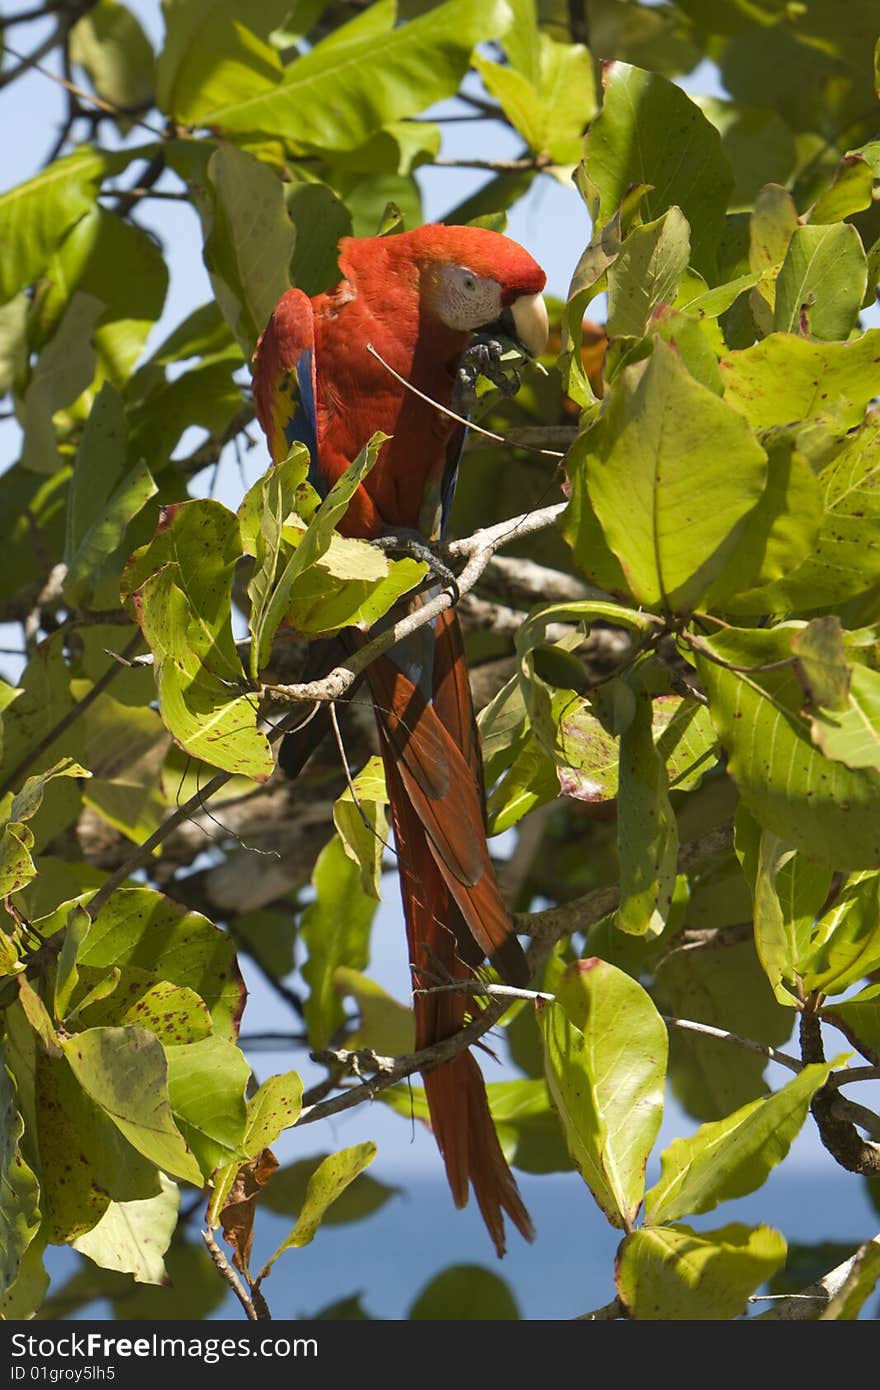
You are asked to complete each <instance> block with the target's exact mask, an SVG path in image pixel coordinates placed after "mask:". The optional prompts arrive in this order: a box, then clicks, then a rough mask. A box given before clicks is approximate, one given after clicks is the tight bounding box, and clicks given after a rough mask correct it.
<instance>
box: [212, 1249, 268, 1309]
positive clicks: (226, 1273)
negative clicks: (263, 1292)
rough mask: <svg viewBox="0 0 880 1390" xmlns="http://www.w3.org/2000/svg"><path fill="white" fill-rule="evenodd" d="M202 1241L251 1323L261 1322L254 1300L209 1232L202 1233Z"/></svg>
mask: <svg viewBox="0 0 880 1390" xmlns="http://www.w3.org/2000/svg"><path fill="white" fill-rule="evenodd" d="M202 1240H203V1241H204V1242H205V1245H206V1246H207V1247H208V1253H209V1254H210V1256H211V1259H212V1260H213V1261H214V1264H215V1265H216V1266H217V1269H218V1270H219V1271H220V1275H221V1278H223V1279H224V1280H225V1281H226V1283H227V1284H228V1285H229V1287H230V1288H231V1290H232V1292H233V1293H234V1294H235V1296H236V1298H237V1299H238V1301H239V1303H240V1304H241V1306H242V1308H243V1309H244V1311H245V1313H246V1314H247V1316H248V1317H249V1318H250V1320H251V1322H259V1321H260V1315H259V1314H258V1312H257V1310H256V1308H255V1307H254V1302H253V1299H252V1298H251V1297H250V1295H249V1294H248V1293H247V1292H246V1290H245V1287H244V1285H243V1284H242V1282H241V1280H240V1279H239V1277H238V1275H237V1274H236V1272H235V1270H234V1269H233V1268H232V1265H231V1264H230V1263H229V1261H228V1260H227V1258H226V1256H225V1255H224V1253H223V1251H222V1250H221V1249H220V1246H219V1245H218V1244H217V1242H216V1240H215V1239H214V1237H213V1235H212V1234H211V1232H210V1231H209V1230H204V1231H202ZM268 1311H269V1310H268V1308H267V1309H266V1313H265V1314H264V1317H263V1320H264V1321H265V1320H266V1318H267V1317H268Z"/></svg>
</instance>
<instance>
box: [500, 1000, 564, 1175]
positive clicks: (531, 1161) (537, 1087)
mask: <svg viewBox="0 0 880 1390" xmlns="http://www.w3.org/2000/svg"><path fill="white" fill-rule="evenodd" d="M520 1017H522V1018H524V1019H528V1022H529V1025H530V1027H531V1029H532V1032H533V1034H535V1036H536V1038H537V1030H536V1029H535V1025H534V1019H533V1017H532V1016H531V1013H530V1011H529V1012H528V1013H527V1012H526V1011H525V1010H523V1013H522V1014H521V1015H520ZM538 1046H540V1041H538ZM539 1065H540V1060H539ZM486 1094H487V1095H488V1097H489V1109H490V1110H491V1112H492V1122H493V1124H494V1125H495V1131H496V1133H497V1135H498V1142H499V1144H500V1145H501V1149H502V1152H503V1154H504V1157H505V1158H506V1159H507V1161H508V1163H510V1164H512V1166H513V1167H515V1168H519V1170H520V1172H523V1173H564V1172H568V1170H569V1169H570V1168H571V1166H572V1163H571V1158H570V1157H569V1154H568V1149H567V1148H566V1144H565V1139H564V1136H563V1135H562V1133H561V1132H560V1127H559V1121H558V1119H557V1117H556V1112H555V1111H554V1109H553V1106H552V1105H551V1103H550V1095H549V1093H548V1090H547V1083H546V1082H545V1081H544V1079H543V1077H542V1078H541V1079H540V1080H522V1081H490V1082H489V1085H488V1086H487V1087H486Z"/></svg>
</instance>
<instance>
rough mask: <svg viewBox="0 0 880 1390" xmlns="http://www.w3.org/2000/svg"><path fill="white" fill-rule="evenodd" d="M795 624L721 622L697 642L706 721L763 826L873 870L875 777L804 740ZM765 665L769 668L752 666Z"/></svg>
mask: <svg viewBox="0 0 880 1390" xmlns="http://www.w3.org/2000/svg"><path fill="white" fill-rule="evenodd" d="M797 630H798V629H797V628H796V627H793V626H791V625H787V624H783V625H781V626H779V627H776V628H768V629H751V630H746V629H737V628H728V629H725V631H724V632H723V633H721V634H719V635H717V636H714V637H712V639H711V640H709V641H707V642H706V644H705V649H704V650H705V655H704V654H702V651H701V652H700V653H698V654H697V669H698V671H699V675H700V680H701V682H702V685H703V689H704V690H705V691H706V694H707V695H708V698H709V712H710V714H711V716H712V722H713V724H714V725H715V728H716V731H717V733H718V736H719V738H720V739H721V742H722V744H723V745H724V748H725V750H726V752H727V754H728V770H729V772H730V774H731V776H732V777H733V779H734V781H735V782H736V784H737V786H738V787H739V789H740V792H741V793H742V796H743V799H744V800H745V802H746V805H747V806H748V807H749V809H750V810H751V812H752V813H753V815H754V816H755V817H756V818H757V819H758V820H759V821H760V823H761V825H762V826H764V827H765V828H766V829H768V830H771V831H772V832H773V833H774V834H775V835H778V836H779V838H780V839H781V840H782V841H784V842H785V843H786V844H788V845H790V846H793V847H794V848H796V849H800V850H803V852H804V853H805V854H807V855H810V856H811V857H813V858H814V859H817V860H819V861H820V862H824V863H832V864H834V865H835V866H836V867H839V868H851V869H859V868H868V867H875V866H877V865H880V839H878V835H877V825H878V814H880V777H878V775H877V773H875V772H874V771H873V770H871V769H858V770H851V769H850V768H847V767H845V766H844V765H843V764H842V763H839V762H832V761H831V760H830V759H828V758H825V757H823V756H822V754H821V753H820V752H819V751H818V750H817V749H816V748H815V747H814V746H813V743H812V740H811V736H810V723H809V720H808V719H807V718H806V717H805V716H804V715H803V714H802V713H801V707H802V705H803V692H802V690H801V687H800V683H799V682H798V680H797V677H796V675H795V672H794V669H793V666H792V665H790V664H788V663H789V660H790V658H791V638H792V635H793V633H794V632H795V631H797ZM719 660H720V661H722V662H725V663H728V664H727V665H726V666H722V665H719V664H718V663H719ZM780 663H781V664H780ZM767 666H770V667H771V668H774V669H770V670H767V669H761V668H765V667H767ZM731 667H735V668H738V669H731ZM739 668H741V669H739Z"/></svg>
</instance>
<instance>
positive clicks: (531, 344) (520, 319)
mask: <svg viewBox="0 0 880 1390" xmlns="http://www.w3.org/2000/svg"><path fill="white" fill-rule="evenodd" d="M509 312H510V316H511V318H512V319H513V327H514V330H515V332H516V336H517V338H518V339H519V341H520V342H521V343H522V345H523V347H524V348H525V349H526V352H528V353H529V355H530V356H531V357H540V356H541V353H542V352H543V351H544V350H545V348H546V347H547V339H548V337H549V335H550V325H549V322H548V319H547V305H546V304H545V303H544V298H543V296H542V295H540V294H524V295H522V296H521V297H520V298H519V299H515V300H514V301H513V303H512V304H511V305H510V309H509Z"/></svg>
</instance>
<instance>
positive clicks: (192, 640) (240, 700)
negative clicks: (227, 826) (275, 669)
mask: <svg viewBox="0 0 880 1390" xmlns="http://www.w3.org/2000/svg"><path fill="white" fill-rule="evenodd" d="M240 555H241V539H240V534H239V526H238V521H237V519H236V517H235V516H234V515H233V514H232V513H231V512H229V511H227V510H226V508H225V507H222V506H221V505H220V504H219V503H218V502H214V501H211V500H210V499H206V500H201V499H200V500H197V501H192V502H187V503H184V504H183V505H182V506H180V507H177V508H176V509H175V511H174V514H173V516H172V518H171V521H170V524H166V525H165V526H164V527H162V528H161V529H160V530H159V532H158V533H157V535H156V537H155V538H154V539H153V541H151V542H150V544H149V545H148V546H146V547H144V548H143V549H141V550H139V551H136V552H135V554H134V556H133V557H132V559H131V560H130V561H129V564H128V567H127V570H126V574H125V577H124V588H125V591H126V592H127V593H132V592H133V591H136V592H135V608H136V611H137V614H138V619H139V622H140V624H141V627H142V630H143V633H144V636H145V638H146V640H147V642H148V644H149V646H150V648H151V649H152V651H153V655H154V657H155V659H156V684H157V687H158V691H159V706H160V711H161V714H162V718H163V722H164V723H165V724H166V726H167V727H168V729H169V730H170V731H171V733H172V734H173V735H174V737H175V738H176V739H177V741H178V742H179V743H180V744H181V745H182V746H183V747H184V748H185V749H186V750H187V752H189V753H192V754H193V755H194V756H195V757H198V758H202V759H203V760H204V761H205V762H208V763H210V764H211V765H212V766H214V767H220V768H224V769H225V770H226V771H228V772H238V773H241V774H243V775H244V776H247V777H252V778H253V779H254V780H255V781H258V782H264V781H266V779H267V778H268V777H269V776H270V774H271V773H272V771H273V770H274V766H275V764H274V760H273V758H272V753H271V750H270V748H269V744H268V741H267V739H266V736H265V734H263V733H262V732H261V731H259V730H258V729H257V727H256V725H257V708H256V702H255V701H254V699H253V697H252V696H250V695H248V694H245V693H244V690H245V679H244V672H243V671H242V668H241V663H240V661H239V658H238V654H237V652H236V649H235V643H234V639H233V635H232V578H233V571H234V568H235V565H236V562H237V560H238V559H239V557H240Z"/></svg>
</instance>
